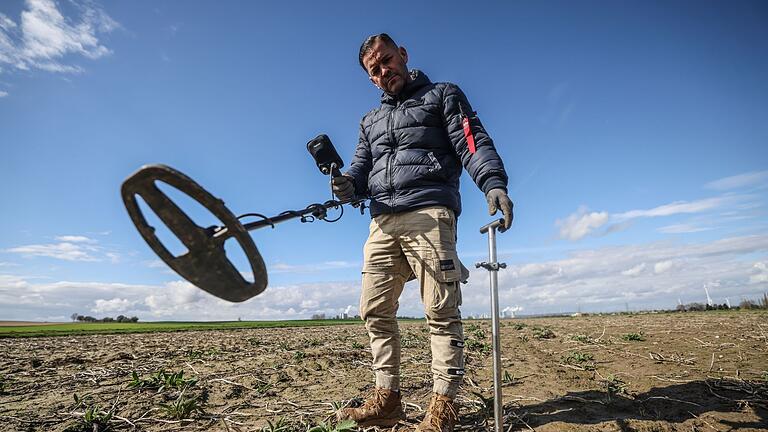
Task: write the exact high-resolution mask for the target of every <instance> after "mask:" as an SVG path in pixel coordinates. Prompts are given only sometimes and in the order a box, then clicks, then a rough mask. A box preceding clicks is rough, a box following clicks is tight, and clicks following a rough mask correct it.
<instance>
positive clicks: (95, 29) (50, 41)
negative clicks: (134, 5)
mask: <svg viewBox="0 0 768 432" xmlns="http://www.w3.org/2000/svg"><path fill="white" fill-rule="evenodd" d="M72 5H73V6H74V7H75V9H76V10H77V12H78V13H77V16H76V17H74V18H73V17H65V16H64V15H63V14H62V12H61V11H60V10H59V8H58V6H57V4H56V3H55V2H54V1H53V0H27V1H26V2H25V8H24V10H23V11H22V12H21V17H20V24H17V23H16V22H14V21H13V20H12V19H11V18H9V17H8V16H6V15H2V14H0V65H7V66H9V67H11V68H15V69H18V70H30V69H40V70H44V71H48V72H61V73H78V72H81V71H82V70H83V69H82V68H81V67H80V66H77V65H71V64H67V63H64V59H65V58H68V57H69V56H72V55H79V56H83V57H86V58H89V59H98V58H100V57H103V56H106V55H108V54H111V50H110V49H109V48H107V47H106V46H104V45H103V43H102V42H101V41H100V40H99V37H98V36H99V35H100V34H103V33H109V32H112V31H114V30H115V29H117V28H119V24H118V23H117V22H115V21H114V20H113V19H112V18H110V17H109V15H107V14H106V13H105V12H104V11H103V10H102V9H101V8H99V7H97V6H96V5H95V4H94V3H92V2H90V1H88V2H85V1H84V2H72Z"/></svg>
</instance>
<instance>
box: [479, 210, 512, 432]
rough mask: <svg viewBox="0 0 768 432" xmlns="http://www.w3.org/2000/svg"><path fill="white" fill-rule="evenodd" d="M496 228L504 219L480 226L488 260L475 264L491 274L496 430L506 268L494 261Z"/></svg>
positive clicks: (500, 425)
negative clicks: (485, 236) (501, 272)
mask: <svg viewBox="0 0 768 432" xmlns="http://www.w3.org/2000/svg"><path fill="white" fill-rule="evenodd" d="M496 229H498V230H499V232H500V233H503V232H504V231H506V228H504V219H499V220H495V221H493V222H491V223H489V224H488V225H485V226H484V227H482V228H480V234H485V233H488V261H487V262H486V261H483V262H479V263H477V264H475V267H476V268H480V267H482V268H484V269H486V270H488V272H490V276H491V329H492V330H491V332H492V334H493V418H494V425H495V430H496V432H501V431H503V430H504V417H503V414H504V413H503V407H504V404H503V402H502V396H501V337H500V335H499V286H498V285H499V278H498V276H499V275H498V273H499V269H503V268H507V265H506V264H505V263H500V262H497V261H496Z"/></svg>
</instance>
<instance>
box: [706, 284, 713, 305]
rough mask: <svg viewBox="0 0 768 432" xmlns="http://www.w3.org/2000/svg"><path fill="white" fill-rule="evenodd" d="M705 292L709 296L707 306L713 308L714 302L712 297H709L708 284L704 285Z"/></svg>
mask: <svg viewBox="0 0 768 432" xmlns="http://www.w3.org/2000/svg"><path fill="white" fill-rule="evenodd" d="M704 292H705V293H706V294H707V305H709V306H712V305H713V304H714V302H713V301H712V297H710V296H709V290H708V289H707V284H706V283H704Z"/></svg>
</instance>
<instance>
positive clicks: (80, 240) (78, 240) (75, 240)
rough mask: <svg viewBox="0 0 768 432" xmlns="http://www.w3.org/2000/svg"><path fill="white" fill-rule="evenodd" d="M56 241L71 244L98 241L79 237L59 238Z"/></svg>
mask: <svg viewBox="0 0 768 432" xmlns="http://www.w3.org/2000/svg"><path fill="white" fill-rule="evenodd" d="M56 240H58V241H63V242H69V243H96V240H92V239H89V238H88V237H85V236H78V235H65V236H57V237H56Z"/></svg>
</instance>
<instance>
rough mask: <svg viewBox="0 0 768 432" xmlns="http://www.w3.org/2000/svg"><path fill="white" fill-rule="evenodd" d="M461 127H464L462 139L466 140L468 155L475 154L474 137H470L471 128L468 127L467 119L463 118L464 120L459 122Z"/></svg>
mask: <svg viewBox="0 0 768 432" xmlns="http://www.w3.org/2000/svg"><path fill="white" fill-rule="evenodd" d="M461 125H462V126H464V138H466V139H467V146H469V153H471V154H475V151H477V149H476V148H475V137H474V136H472V128H471V127H470V126H469V117H467V116H464V119H463V120H462V121H461Z"/></svg>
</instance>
